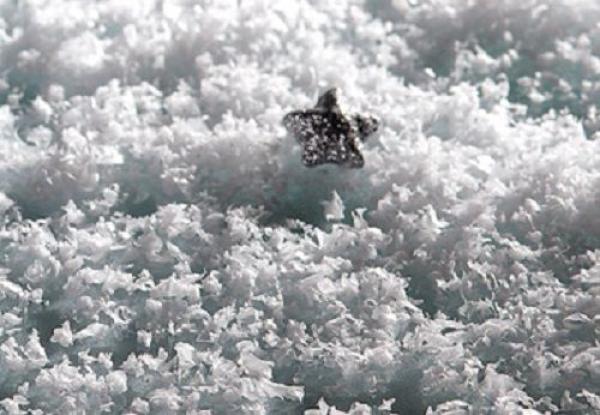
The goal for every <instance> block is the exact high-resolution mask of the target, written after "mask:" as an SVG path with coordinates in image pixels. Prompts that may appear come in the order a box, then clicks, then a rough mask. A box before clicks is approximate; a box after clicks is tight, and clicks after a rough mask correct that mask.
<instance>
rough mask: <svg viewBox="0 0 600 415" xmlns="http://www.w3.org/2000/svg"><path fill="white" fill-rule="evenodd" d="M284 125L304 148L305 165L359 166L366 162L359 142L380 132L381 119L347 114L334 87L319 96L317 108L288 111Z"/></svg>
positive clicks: (303, 158)
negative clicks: (343, 111) (343, 110)
mask: <svg viewBox="0 0 600 415" xmlns="http://www.w3.org/2000/svg"><path fill="white" fill-rule="evenodd" d="M283 125H284V126H285V128H286V129H287V130H288V131H289V132H290V133H291V134H293V135H294V136H295V137H296V139H297V140H298V142H299V143H300V144H301V145H302V146H303V147H304V152H303V154H302V163H304V165H305V166H306V167H314V166H318V165H319V164H324V163H334V164H339V165H342V166H345V167H351V168H360V167H363V166H364V165H365V159H364V157H363V155H362V154H361V152H360V149H359V145H360V141H365V140H366V139H367V137H368V136H369V135H371V134H372V133H374V132H375V131H377V128H378V127H379V121H378V120H377V118H375V117H373V116H371V115H359V114H354V115H352V116H350V117H348V116H346V115H344V114H343V113H342V111H341V110H340V107H339V105H338V98H337V89H336V88H333V89H330V90H328V91H327V92H325V93H324V94H323V95H321V96H320V97H319V100H318V101H317V105H316V106H315V107H314V108H312V109H308V110H300V111H292V112H290V113H288V114H287V115H286V116H285V117H283Z"/></svg>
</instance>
